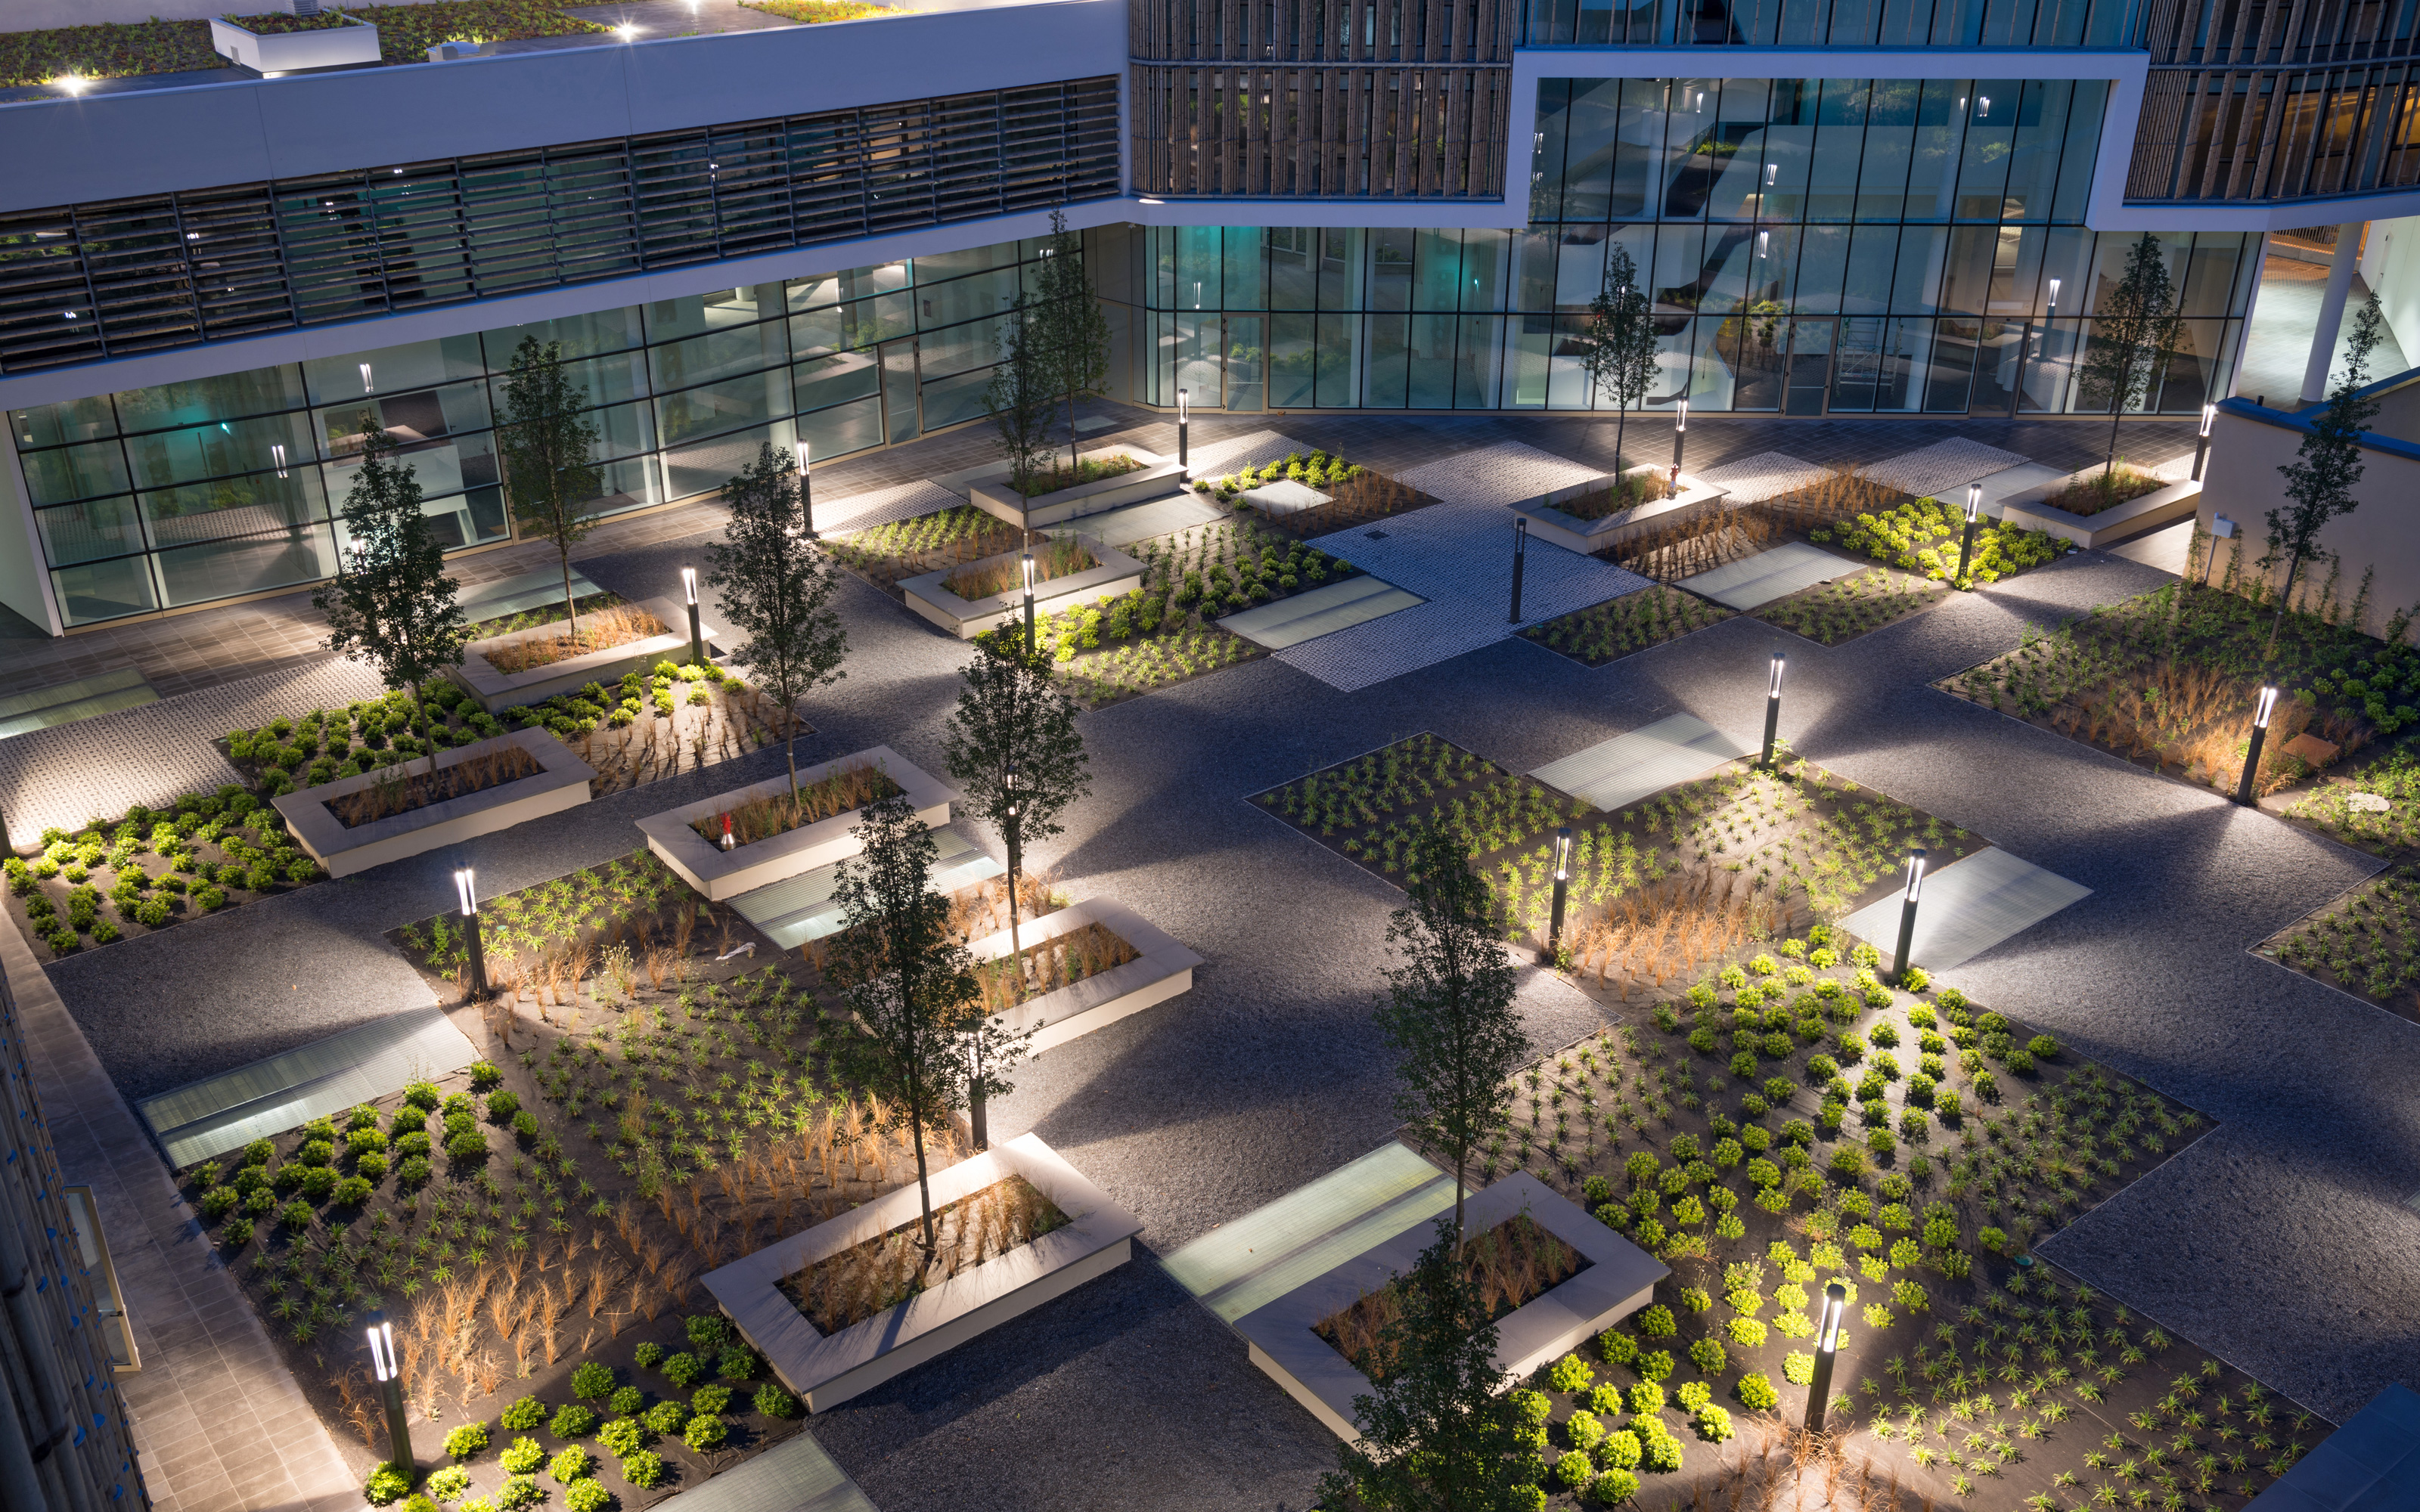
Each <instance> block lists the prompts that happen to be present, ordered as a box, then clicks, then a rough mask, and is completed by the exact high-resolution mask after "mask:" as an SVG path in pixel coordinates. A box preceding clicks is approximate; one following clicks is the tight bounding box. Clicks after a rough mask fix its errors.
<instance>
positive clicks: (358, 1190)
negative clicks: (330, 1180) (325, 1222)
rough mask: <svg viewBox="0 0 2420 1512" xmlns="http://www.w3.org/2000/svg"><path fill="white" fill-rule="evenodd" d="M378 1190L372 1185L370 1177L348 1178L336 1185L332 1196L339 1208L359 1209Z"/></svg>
mask: <svg viewBox="0 0 2420 1512" xmlns="http://www.w3.org/2000/svg"><path fill="white" fill-rule="evenodd" d="M376 1190H377V1188H375V1187H373V1186H372V1185H370V1180H369V1178H368V1177H366V1176H348V1177H346V1178H345V1179H344V1180H341V1181H338V1182H336V1183H335V1191H334V1193H332V1194H330V1196H332V1198H333V1199H334V1202H335V1204H336V1206H337V1207H340V1208H358V1207H360V1206H361V1205H362V1204H363V1203H365V1202H367V1201H368V1200H369V1199H370V1194H371V1193H372V1192H374V1191H376Z"/></svg>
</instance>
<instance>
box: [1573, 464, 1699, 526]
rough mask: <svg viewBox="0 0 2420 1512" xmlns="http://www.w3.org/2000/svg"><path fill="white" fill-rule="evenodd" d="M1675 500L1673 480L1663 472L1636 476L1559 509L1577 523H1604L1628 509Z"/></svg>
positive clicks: (1574, 497)
mask: <svg viewBox="0 0 2420 1512" xmlns="http://www.w3.org/2000/svg"><path fill="white" fill-rule="evenodd" d="M1671 497H1672V485H1671V481H1670V477H1669V475H1668V474H1667V473H1663V472H1633V473H1628V474H1626V475H1624V476H1623V477H1621V478H1620V479H1618V480H1616V481H1614V482H1612V483H1609V484H1607V485H1606V486H1604V487H1602V488H1595V489H1591V490H1590V491H1589V492H1587V493H1583V494H1575V495H1574V496H1573V497H1572V498H1569V499H1565V500H1560V501H1557V503H1556V504H1555V508H1556V509H1558V510H1559V511H1560V512H1562V513H1563V514H1566V515H1569V516H1570V517H1572V518H1574V519H1603V518H1605V517H1606V516H1608V515H1619V514H1621V512H1622V511H1623V510H1625V509H1636V508H1637V507H1638V506H1639V505H1641V504H1652V503H1653V502H1654V501H1657V500H1658V499H1669V498H1671Z"/></svg>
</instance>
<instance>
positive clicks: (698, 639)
mask: <svg viewBox="0 0 2420 1512" xmlns="http://www.w3.org/2000/svg"><path fill="white" fill-rule="evenodd" d="M681 592H682V594H685V595H687V597H688V599H689V659H690V664H691V665H692V666H697V667H703V666H705V665H706V628H705V626H703V625H699V624H698V621H697V569H696V568H695V567H683V568H682V569H681Z"/></svg>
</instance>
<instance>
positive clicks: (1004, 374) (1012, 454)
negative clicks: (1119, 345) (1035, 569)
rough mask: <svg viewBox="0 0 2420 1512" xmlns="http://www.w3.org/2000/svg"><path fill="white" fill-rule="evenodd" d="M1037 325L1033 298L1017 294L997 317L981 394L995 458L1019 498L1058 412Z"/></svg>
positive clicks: (1040, 460)
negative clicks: (994, 347) (996, 438)
mask: <svg viewBox="0 0 2420 1512" xmlns="http://www.w3.org/2000/svg"><path fill="white" fill-rule="evenodd" d="M1041 326H1042V322H1041V320H1040V318H1039V316H1038V315H1037V312H1036V310H1035V308H1034V302H1033V296H1032V295H1031V294H1023V293H1020V294H1019V295H1017V297H1016V303H1015V304H1014V305H1012V306H1010V307H1009V311H1008V314H1007V315H1005V316H1002V317H1001V331H1000V363H999V364H998V365H997V366H995V367H993V369H992V370H991V382H990V384H989V385H988V386H986V387H985V390H984V408H985V409H988V410H989V411H990V412H991V423H992V424H993V426H994V427H996V428H997V429H998V430H999V432H1000V455H1001V456H1003V457H1006V458H1007V459H1008V470H1009V475H1010V476H1011V477H1012V478H1014V479H1015V480H1016V491H1017V492H1018V493H1020V494H1021V493H1023V492H1024V491H1025V485H1026V480H1027V479H1029V478H1031V477H1032V476H1033V472H1034V470H1035V469H1037V468H1039V467H1041V466H1042V465H1043V464H1044V463H1045V462H1046V461H1047V459H1048V456H1049V453H1050V437H1049V431H1050V421H1051V417H1052V416H1053V415H1055V414H1057V413H1058V409H1059V398H1058V392H1057V390H1056V389H1055V388H1053V387H1052V385H1053V383H1054V382H1055V381H1056V379H1055V378H1053V376H1052V374H1051V372H1050V364H1049V363H1048V362H1047V360H1046V354H1045V353H1044V351H1043V347H1042V341H1043V336H1044V334H1045V332H1043V331H1042V329H1041Z"/></svg>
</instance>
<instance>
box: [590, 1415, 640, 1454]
mask: <svg viewBox="0 0 2420 1512" xmlns="http://www.w3.org/2000/svg"><path fill="white" fill-rule="evenodd" d="M646 1442H647V1430H646V1428H645V1427H644V1426H643V1425H642V1424H641V1423H640V1422H639V1420H638V1419H637V1418H635V1417H617V1418H614V1419H613V1421H611V1422H609V1423H606V1424H605V1425H603V1426H602V1427H598V1428H597V1446H598V1447H599V1448H601V1449H603V1450H604V1451H605V1452H606V1453H607V1454H610V1455H613V1457H614V1458H621V1457H623V1456H625V1455H634V1454H637V1453H638V1452H639V1450H640V1449H641V1448H643V1447H644V1446H645V1444H646Z"/></svg>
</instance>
